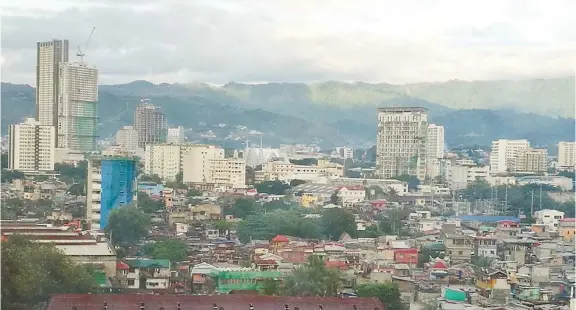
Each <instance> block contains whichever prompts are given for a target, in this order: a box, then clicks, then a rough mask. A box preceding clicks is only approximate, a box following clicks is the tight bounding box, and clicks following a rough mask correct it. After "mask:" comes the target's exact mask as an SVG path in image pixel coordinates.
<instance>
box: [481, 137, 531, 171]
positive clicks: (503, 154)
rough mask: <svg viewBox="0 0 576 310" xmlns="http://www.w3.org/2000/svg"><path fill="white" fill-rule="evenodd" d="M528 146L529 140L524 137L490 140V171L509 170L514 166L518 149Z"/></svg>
mask: <svg viewBox="0 0 576 310" xmlns="http://www.w3.org/2000/svg"><path fill="white" fill-rule="evenodd" d="M529 147H530V142H528V140H526V139H521V140H507V139H500V140H496V141H492V152H491V153H490V171H491V172H494V173H505V172H509V171H510V170H511V169H513V168H514V162H515V160H516V154H517V153H518V151H519V150H523V149H527V148H529Z"/></svg>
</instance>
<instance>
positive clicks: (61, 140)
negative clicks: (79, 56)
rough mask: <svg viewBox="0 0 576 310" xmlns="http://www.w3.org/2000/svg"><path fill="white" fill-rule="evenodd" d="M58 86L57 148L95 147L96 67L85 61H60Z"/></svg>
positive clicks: (87, 148) (86, 150) (83, 149)
mask: <svg viewBox="0 0 576 310" xmlns="http://www.w3.org/2000/svg"><path fill="white" fill-rule="evenodd" d="M59 78H60V83H59V87H58V98H59V100H58V129H57V130H56V131H57V135H58V137H57V140H58V147H59V148H68V149H70V150H71V151H72V152H79V153H85V152H91V151H94V150H96V128H97V126H98V70H97V69H96V68H93V67H88V66H87V65H86V64H84V63H60V75H59Z"/></svg>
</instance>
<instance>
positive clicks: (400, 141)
mask: <svg viewBox="0 0 576 310" xmlns="http://www.w3.org/2000/svg"><path fill="white" fill-rule="evenodd" d="M427 111H428V110H426V109H425V108H418V107H394V108H380V109H378V134H377V141H376V165H377V172H378V174H379V176H380V177H382V178H391V177H395V176H400V175H404V174H408V175H414V176H417V177H418V179H420V180H422V181H423V180H424V179H425V178H426V157H427V156H426V151H427V150H426V140H427V136H428V114H427Z"/></svg>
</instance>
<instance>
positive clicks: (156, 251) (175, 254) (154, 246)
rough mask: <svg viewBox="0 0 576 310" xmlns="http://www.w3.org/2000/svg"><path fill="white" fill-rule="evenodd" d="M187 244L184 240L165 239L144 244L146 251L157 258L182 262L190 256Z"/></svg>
mask: <svg viewBox="0 0 576 310" xmlns="http://www.w3.org/2000/svg"><path fill="white" fill-rule="evenodd" d="M186 249H187V245H186V243H184V241H182V240H176V239H165V240H161V241H157V242H154V243H150V244H147V245H146V246H144V253H146V255H149V256H151V257H152V258H155V259H169V260H170V261H171V262H181V261H183V260H185V259H186V257H188V254H187V253H186Z"/></svg>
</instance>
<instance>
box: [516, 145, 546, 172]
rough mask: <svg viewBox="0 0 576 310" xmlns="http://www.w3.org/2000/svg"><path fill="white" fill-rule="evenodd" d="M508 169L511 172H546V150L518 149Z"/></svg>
mask: <svg viewBox="0 0 576 310" xmlns="http://www.w3.org/2000/svg"><path fill="white" fill-rule="evenodd" d="M509 169H510V170H511V171H513V172H545V171H547V170H548V150H546V149H533V148H525V149H519V150H518V151H516V155H515V157H514V161H513V165H511V167H509Z"/></svg>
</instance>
